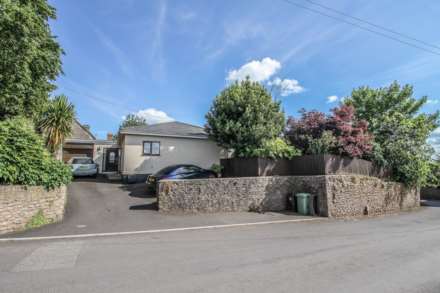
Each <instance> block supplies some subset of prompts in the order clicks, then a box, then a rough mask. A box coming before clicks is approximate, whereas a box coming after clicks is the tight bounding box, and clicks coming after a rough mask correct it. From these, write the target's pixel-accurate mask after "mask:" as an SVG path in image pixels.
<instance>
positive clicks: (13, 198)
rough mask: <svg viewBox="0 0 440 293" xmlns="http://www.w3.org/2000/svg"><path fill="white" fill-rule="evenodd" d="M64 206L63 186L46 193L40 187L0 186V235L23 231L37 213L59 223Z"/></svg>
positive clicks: (64, 194)
mask: <svg viewBox="0 0 440 293" xmlns="http://www.w3.org/2000/svg"><path fill="white" fill-rule="evenodd" d="M65 205H66V187H65V186H63V187H60V188H56V189H54V190H49V191H47V190H46V189H45V188H44V187H41V186H29V187H26V186H21V185H0V234H4V233H9V232H15V231H20V230H23V229H25V227H26V224H27V223H28V222H29V221H30V220H31V219H32V217H33V216H35V215H36V214H37V213H38V212H39V211H41V212H42V213H43V215H44V217H45V218H46V219H48V220H49V221H51V222H56V221H60V220H61V219H62V218H63V216H64V209H65Z"/></svg>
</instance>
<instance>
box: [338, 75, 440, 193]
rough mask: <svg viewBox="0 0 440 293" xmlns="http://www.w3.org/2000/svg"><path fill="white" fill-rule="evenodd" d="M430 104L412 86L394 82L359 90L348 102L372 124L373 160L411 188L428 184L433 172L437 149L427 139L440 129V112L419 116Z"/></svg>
mask: <svg viewBox="0 0 440 293" xmlns="http://www.w3.org/2000/svg"><path fill="white" fill-rule="evenodd" d="M426 101H427V97H422V98H421V99H415V98H413V87H412V86H410V85H405V86H402V87H401V86H400V85H399V84H398V83H397V82H394V83H393V84H391V85H390V86H389V87H384V88H379V89H372V88H369V87H361V88H358V89H356V90H354V91H353V92H352V94H351V97H348V98H347V99H346V100H345V102H344V103H345V104H347V105H352V106H354V107H355V108H356V110H357V112H356V113H357V115H358V116H359V117H362V118H363V119H365V120H367V121H368V123H369V129H370V131H371V132H372V133H373V135H374V139H375V143H376V145H375V147H374V150H373V154H372V158H373V159H374V160H375V161H376V162H378V163H379V164H382V165H383V166H386V167H389V168H390V169H391V170H392V174H393V177H394V179H395V180H398V181H401V182H404V183H406V184H408V185H416V186H421V185H424V184H425V183H426V181H427V180H428V175H429V172H430V171H429V170H430V161H431V156H432V154H433V149H432V147H431V146H430V145H429V144H428V143H427V139H428V137H429V136H430V134H431V133H432V132H433V131H434V129H435V128H437V127H438V123H439V113H438V112H436V113H434V114H425V113H419V110H420V108H421V107H422V106H423V105H424V104H425V103H426Z"/></svg>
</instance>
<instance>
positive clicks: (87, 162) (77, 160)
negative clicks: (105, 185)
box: [72, 158, 93, 165]
mask: <svg viewBox="0 0 440 293" xmlns="http://www.w3.org/2000/svg"><path fill="white" fill-rule="evenodd" d="M72 164H80V165H81V164H93V161H92V160H91V159H87V158H84V159H82V158H81V159H73V160H72Z"/></svg>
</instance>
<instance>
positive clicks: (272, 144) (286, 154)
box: [247, 137, 301, 159]
mask: <svg viewBox="0 0 440 293" xmlns="http://www.w3.org/2000/svg"><path fill="white" fill-rule="evenodd" d="M299 155H301V151H300V150H298V149H297V148H295V147H293V146H291V145H289V144H288V143H287V142H286V141H285V140H284V139H282V138H279V137H278V138H275V139H272V140H268V141H265V142H264V143H263V146H261V147H260V148H257V149H254V150H252V152H251V153H249V154H248V155H247V157H260V158H271V159H283V158H286V159H291V158H292V157H294V156H299Z"/></svg>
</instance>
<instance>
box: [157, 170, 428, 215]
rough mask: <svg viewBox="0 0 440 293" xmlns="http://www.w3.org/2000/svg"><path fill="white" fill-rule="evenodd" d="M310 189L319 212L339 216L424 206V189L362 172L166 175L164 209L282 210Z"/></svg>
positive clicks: (160, 200) (162, 185)
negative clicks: (293, 196)
mask: <svg viewBox="0 0 440 293" xmlns="http://www.w3.org/2000/svg"><path fill="white" fill-rule="evenodd" d="M298 192H308V193H311V194H314V195H316V196H317V198H318V214H319V215H320V216H328V217H335V218H345V217H359V216H363V215H379V214H386V213H395V212H399V211H401V210H408V209H412V208H416V207H419V206H420V193H419V191H418V190H416V189H408V188H406V187H405V186H404V185H402V184H399V183H395V182H387V181H384V180H381V179H378V178H375V177H369V176H362V175H318V176H269V177H241V178H212V179H196V180H164V181H162V182H161V183H160V184H159V190H158V203H159V211H161V212H183V213H213V212H243V211H283V210H286V209H288V208H289V204H288V197H289V196H290V195H291V194H296V193H298Z"/></svg>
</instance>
